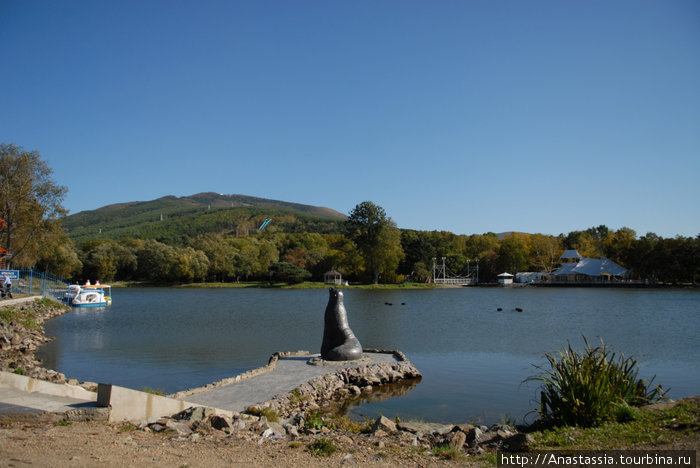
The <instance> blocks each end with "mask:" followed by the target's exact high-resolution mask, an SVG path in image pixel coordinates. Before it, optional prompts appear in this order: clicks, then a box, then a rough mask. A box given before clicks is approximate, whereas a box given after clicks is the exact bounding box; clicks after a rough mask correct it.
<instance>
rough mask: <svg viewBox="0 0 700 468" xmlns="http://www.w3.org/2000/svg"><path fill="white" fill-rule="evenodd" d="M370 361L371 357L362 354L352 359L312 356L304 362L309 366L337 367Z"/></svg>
mask: <svg viewBox="0 0 700 468" xmlns="http://www.w3.org/2000/svg"><path fill="white" fill-rule="evenodd" d="M370 362H372V358H371V357H368V356H365V355H364V354H363V355H362V357H361V358H360V359H353V360H352V361H328V360H326V359H323V358H322V357H321V356H316V357H312V358H311V359H309V360H308V361H306V363H307V364H308V365H310V366H338V367H348V366H354V365H358V366H359V365H362V364H368V363H370Z"/></svg>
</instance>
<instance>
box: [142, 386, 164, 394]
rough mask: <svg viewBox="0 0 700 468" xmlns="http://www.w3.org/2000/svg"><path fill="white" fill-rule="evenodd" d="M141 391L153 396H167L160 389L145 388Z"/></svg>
mask: <svg viewBox="0 0 700 468" xmlns="http://www.w3.org/2000/svg"><path fill="white" fill-rule="evenodd" d="M141 391H142V392H143V393H150V394H151V395H158V396H165V393H164V392H163V390H161V389H160V388H148V387H143V388H142V389H141Z"/></svg>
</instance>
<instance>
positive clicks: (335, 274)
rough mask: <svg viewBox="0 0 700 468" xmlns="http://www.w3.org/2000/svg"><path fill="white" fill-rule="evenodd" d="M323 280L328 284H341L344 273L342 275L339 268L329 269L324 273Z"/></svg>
mask: <svg viewBox="0 0 700 468" xmlns="http://www.w3.org/2000/svg"><path fill="white" fill-rule="evenodd" d="M323 282H324V283H326V284H336V285H341V284H343V275H341V274H340V272H339V271H337V270H331V271H327V272H326V273H325V274H324V275H323Z"/></svg>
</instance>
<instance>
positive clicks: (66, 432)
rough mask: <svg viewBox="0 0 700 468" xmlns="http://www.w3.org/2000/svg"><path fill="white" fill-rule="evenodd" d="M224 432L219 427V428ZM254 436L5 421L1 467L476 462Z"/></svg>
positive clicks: (0, 436)
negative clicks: (316, 447) (324, 452)
mask: <svg viewBox="0 0 700 468" xmlns="http://www.w3.org/2000/svg"><path fill="white" fill-rule="evenodd" d="M217 432H218V431H217ZM252 436H253V434H246V433H242V434H233V435H227V434H224V433H218V434H216V433H212V434H207V435H203V436H202V437H201V438H200V439H199V440H191V438H187V439H182V440H180V439H179V438H178V437H176V436H175V437H174V436H172V435H165V434H155V433H151V432H150V431H142V430H139V429H133V430H124V426H123V425H115V424H108V423H104V422H75V423H73V424H70V425H67V426H61V425H57V424H55V423H26V422H25V423H20V422H14V423H4V424H3V425H2V426H1V427H0V466H2V467H6V466H7V467H26V466H31V465H34V466H53V467H66V466H70V467H81V466H85V467H88V466H89V467H93V466H107V467H109V466H119V467H121V466H125V465H128V466H168V467H185V466H188V467H217V466H250V467H253V466H254V467H295V468H296V467H317V466H318V467H321V466H323V467H327V466H362V467H365V466H369V467H396V466H398V467H402V466H406V467H408V466H410V467H429V466H430V467H432V466H436V467H438V466H470V465H471V463H469V462H468V461H466V460H462V461H453V460H443V459H440V458H437V457H435V456H433V455H432V454H425V453H422V454H421V453H418V452H417V451H415V450H411V449H401V450H393V449H391V448H386V447H385V448H378V447H376V446H373V445H371V444H367V445H363V444H358V443H354V442H353V441H352V440H350V439H348V440H347V441H343V440H342V439H340V440H337V441H336V442H335V443H336V445H337V446H338V451H337V452H336V453H334V454H332V455H331V456H330V457H321V456H315V455H313V454H312V453H311V452H310V450H309V449H308V448H307V445H308V443H309V441H304V440H300V441H299V442H298V443H296V444H295V443H290V442H289V441H288V440H282V441H277V442H273V441H269V440H265V441H263V442H262V443H259V438H258V437H252Z"/></svg>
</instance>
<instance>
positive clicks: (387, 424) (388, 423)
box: [372, 416, 396, 433]
mask: <svg viewBox="0 0 700 468" xmlns="http://www.w3.org/2000/svg"><path fill="white" fill-rule="evenodd" d="M379 430H382V431H384V432H388V433H392V432H396V423H394V421H392V420H391V419H389V418H387V417H386V416H380V417H379V418H377V420H376V421H375V422H374V426H373V427H372V432H373V433H376V432H377V431H379Z"/></svg>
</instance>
